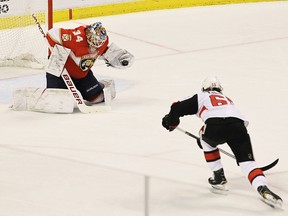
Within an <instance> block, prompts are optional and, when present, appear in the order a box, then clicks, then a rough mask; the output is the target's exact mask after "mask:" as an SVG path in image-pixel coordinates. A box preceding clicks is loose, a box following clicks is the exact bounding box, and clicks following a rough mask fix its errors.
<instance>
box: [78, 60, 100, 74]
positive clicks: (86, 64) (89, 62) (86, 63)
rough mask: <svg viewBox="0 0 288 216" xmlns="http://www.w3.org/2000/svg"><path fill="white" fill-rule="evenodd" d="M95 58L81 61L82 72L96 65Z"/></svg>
mask: <svg viewBox="0 0 288 216" xmlns="http://www.w3.org/2000/svg"><path fill="white" fill-rule="evenodd" d="M95 60H96V59H95V58H90V59H81V61H80V69H81V70H82V71H86V70H88V69H89V68H91V67H92V66H93V65H94V62H95Z"/></svg>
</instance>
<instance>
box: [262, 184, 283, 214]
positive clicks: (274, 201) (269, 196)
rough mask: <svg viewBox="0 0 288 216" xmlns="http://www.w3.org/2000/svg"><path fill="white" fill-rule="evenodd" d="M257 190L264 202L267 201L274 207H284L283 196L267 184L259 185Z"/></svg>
mask: <svg viewBox="0 0 288 216" xmlns="http://www.w3.org/2000/svg"><path fill="white" fill-rule="evenodd" d="M257 191H258V193H259V194H260V196H261V198H262V201H263V202H264V203H266V204H267V205H269V206H270V207H272V208H278V209H282V203H283V201H282V199H281V197H279V196H278V195H276V194H275V193H273V192H272V191H270V190H269V188H268V187H267V186H266V185H262V186H259V187H258V188H257Z"/></svg>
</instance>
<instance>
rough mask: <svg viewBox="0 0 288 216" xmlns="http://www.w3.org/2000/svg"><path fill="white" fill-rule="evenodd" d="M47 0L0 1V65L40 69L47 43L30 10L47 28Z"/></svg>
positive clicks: (43, 62)
mask: <svg viewBox="0 0 288 216" xmlns="http://www.w3.org/2000/svg"><path fill="white" fill-rule="evenodd" d="M47 8H48V3H47V0H41V1H39V0H21V1H20V0H1V1H0V43H1V49H0V66H17V67H31V68H43V67H44V65H45V62H46V61H47V45H46V42H45V40H44V39H43V36H42V34H41V33H40V32H39V30H38V27H37V25H36V24H35V21H34V20H33V18H32V13H34V14H35V15H36V16H37V19H38V21H39V22H40V24H41V26H42V28H43V29H44V31H46V30H47V22H46V20H47V19H46V17H47Z"/></svg>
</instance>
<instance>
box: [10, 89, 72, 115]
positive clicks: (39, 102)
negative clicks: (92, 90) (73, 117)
mask: <svg viewBox="0 0 288 216" xmlns="http://www.w3.org/2000/svg"><path fill="white" fill-rule="evenodd" d="M12 98H13V101H12V109H13V110H16V111H25V110H27V111H36V112H45V113H72V112H73V110H74V101H73V99H72V97H71V95H70V94H69V92H68V90H67V89H51V88H49V89H46V88H34V87H27V88H18V89H15V90H14V91H13V97H12Z"/></svg>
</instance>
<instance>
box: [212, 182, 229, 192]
mask: <svg viewBox="0 0 288 216" xmlns="http://www.w3.org/2000/svg"><path fill="white" fill-rule="evenodd" d="M210 191H211V192H212V193H215V194H221V195H227V194H228V191H229V188H228V187H227V185H226V184H225V185H211V188H210Z"/></svg>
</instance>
